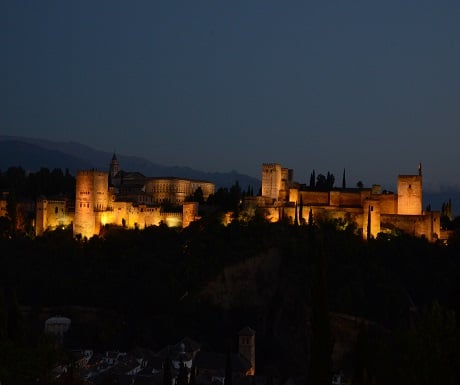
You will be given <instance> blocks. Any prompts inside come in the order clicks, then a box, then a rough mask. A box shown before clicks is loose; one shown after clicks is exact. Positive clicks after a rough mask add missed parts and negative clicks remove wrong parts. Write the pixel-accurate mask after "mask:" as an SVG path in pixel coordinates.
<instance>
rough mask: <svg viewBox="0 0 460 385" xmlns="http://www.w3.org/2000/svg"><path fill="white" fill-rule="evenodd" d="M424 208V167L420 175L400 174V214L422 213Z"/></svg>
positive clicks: (420, 170)
mask: <svg viewBox="0 0 460 385" xmlns="http://www.w3.org/2000/svg"><path fill="white" fill-rule="evenodd" d="M422 211H423V208H422V169H421V165H419V172H418V175H398V214H399V215H421V214H422Z"/></svg>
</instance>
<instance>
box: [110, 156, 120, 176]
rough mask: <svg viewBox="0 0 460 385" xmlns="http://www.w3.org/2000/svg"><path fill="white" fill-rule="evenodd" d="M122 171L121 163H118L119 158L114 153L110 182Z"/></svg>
mask: <svg viewBox="0 0 460 385" xmlns="http://www.w3.org/2000/svg"><path fill="white" fill-rule="evenodd" d="M119 171H120V163H118V159H117V156H116V155H115V153H113V156H112V161H111V162H110V170H109V172H110V175H109V177H110V180H112V179H113V178H114V177H115V176H116V175H117V174H118V172H119Z"/></svg>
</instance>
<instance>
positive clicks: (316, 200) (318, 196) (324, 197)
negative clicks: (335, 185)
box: [300, 191, 329, 206]
mask: <svg viewBox="0 0 460 385" xmlns="http://www.w3.org/2000/svg"><path fill="white" fill-rule="evenodd" d="M300 194H302V203H303V205H304V206H305V205H322V206H327V205H328V204H329V192H327V191H301V192H300Z"/></svg>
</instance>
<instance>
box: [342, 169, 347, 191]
mask: <svg viewBox="0 0 460 385" xmlns="http://www.w3.org/2000/svg"><path fill="white" fill-rule="evenodd" d="M342 188H343V189H345V188H347V183H346V182H345V169H343V176H342Z"/></svg>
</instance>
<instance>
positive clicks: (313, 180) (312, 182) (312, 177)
mask: <svg viewBox="0 0 460 385" xmlns="http://www.w3.org/2000/svg"><path fill="white" fill-rule="evenodd" d="M315 186H316V175H315V170H313V171H312V172H311V174H310V188H315Z"/></svg>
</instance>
